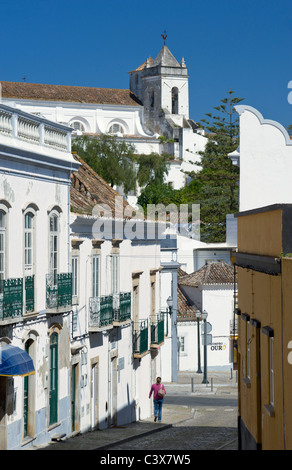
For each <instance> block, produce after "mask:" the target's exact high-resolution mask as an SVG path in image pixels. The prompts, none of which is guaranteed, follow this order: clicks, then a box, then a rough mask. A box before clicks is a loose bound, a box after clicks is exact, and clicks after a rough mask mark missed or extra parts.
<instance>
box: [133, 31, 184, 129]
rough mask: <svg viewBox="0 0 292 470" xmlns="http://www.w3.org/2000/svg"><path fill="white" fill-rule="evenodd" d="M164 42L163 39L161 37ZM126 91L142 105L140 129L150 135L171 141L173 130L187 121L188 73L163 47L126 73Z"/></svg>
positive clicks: (165, 47)
mask: <svg viewBox="0 0 292 470" xmlns="http://www.w3.org/2000/svg"><path fill="white" fill-rule="evenodd" d="M163 38H164V41H165V38H166V36H163ZM129 74H130V90H131V91H132V92H133V93H134V94H135V95H136V96H137V98H139V100H140V101H141V102H142V103H143V105H144V123H143V124H144V126H145V127H146V128H147V129H148V130H149V131H150V132H151V133H157V134H159V135H163V136H165V137H167V138H174V136H175V134H177V132H175V129H176V130H177V128H182V127H183V126H184V121H187V120H188V119H189V87H188V71H187V68H186V65H185V62H184V59H182V60H181V63H179V62H178V61H177V60H176V59H175V57H174V56H173V55H172V53H171V52H170V50H169V49H168V47H167V46H166V45H165V44H164V45H163V47H162V49H161V51H160V52H159V54H158V56H157V57H156V59H154V60H153V59H152V58H151V57H149V58H148V59H146V61H145V62H144V63H143V64H142V65H140V67H138V68H137V69H136V70H133V71H132V72H129Z"/></svg>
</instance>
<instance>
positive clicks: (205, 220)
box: [192, 91, 242, 242]
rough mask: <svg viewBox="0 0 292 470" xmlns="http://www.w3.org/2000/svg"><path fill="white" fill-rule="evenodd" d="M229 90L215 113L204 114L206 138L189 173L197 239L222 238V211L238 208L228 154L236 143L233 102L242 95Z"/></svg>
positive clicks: (235, 181) (235, 173) (235, 172)
mask: <svg viewBox="0 0 292 470" xmlns="http://www.w3.org/2000/svg"><path fill="white" fill-rule="evenodd" d="M233 93H234V92H233V91H229V92H228V95H229V96H228V97H227V98H224V99H223V100H221V104H220V105H219V106H216V107H215V108H214V109H216V110H217V111H218V112H219V115H215V116H214V115H213V114H212V113H208V114H206V116H207V117H208V120H206V119H202V127H204V128H205V130H207V133H208V134H207V137H208V142H207V144H206V147H205V150H204V151H203V152H200V155H201V162H200V163H199V165H200V166H201V170H200V171H199V172H198V173H197V174H192V176H193V178H194V180H195V181H196V184H197V187H198V188H199V191H198V193H197V200H196V201H194V202H196V203H199V204H200V216H201V221H202V225H201V240H202V241H205V242H223V241H225V239H226V215H227V214H231V213H234V212H236V211H238V180H239V170H238V168H237V167H235V166H234V165H233V164H232V162H231V159H230V158H229V157H228V154H229V153H231V152H233V151H234V150H235V149H236V148H237V147H238V143H239V124H238V116H237V113H236V111H235V109H234V106H235V105H236V104H238V103H239V102H241V101H242V98H235V97H233Z"/></svg>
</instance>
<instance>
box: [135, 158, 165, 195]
mask: <svg viewBox="0 0 292 470" xmlns="http://www.w3.org/2000/svg"><path fill="white" fill-rule="evenodd" d="M167 160H168V155H165V154H162V155H159V154H158V153H154V152H152V153H151V154H149V155H145V154H140V155H137V156H136V162H137V163H138V165H139V168H138V172H137V181H138V184H139V186H140V187H142V188H143V187H145V186H148V185H150V184H151V185H153V184H154V185H161V184H163V183H164V176H165V175H167V174H168V165H167Z"/></svg>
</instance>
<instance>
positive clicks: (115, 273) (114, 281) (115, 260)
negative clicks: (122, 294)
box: [112, 254, 119, 294]
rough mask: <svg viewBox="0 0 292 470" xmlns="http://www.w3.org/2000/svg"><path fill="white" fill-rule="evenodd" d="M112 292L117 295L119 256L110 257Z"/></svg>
mask: <svg viewBox="0 0 292 470" xmlns="http://www.w3.org/2000/svg"><path fill="white" fill-rule="evenodd" d="M112 292H113V294H118V292H119V255H118V254H113V255H112Z"/></svg>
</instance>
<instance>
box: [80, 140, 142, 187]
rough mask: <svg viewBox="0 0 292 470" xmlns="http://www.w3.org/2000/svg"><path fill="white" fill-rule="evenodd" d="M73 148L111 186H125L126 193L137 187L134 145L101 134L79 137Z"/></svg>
mask: <svg viewBox="0 0 292 470" xmlns="http://www.w3.org/2000/svg"><path fill="white" fill-rule="evenodd" d="M72 150H73V151H75V152H77V154H78V155H79V156H80V157H81V158H82V159H83V160H84V161H85V162H86V163H87V164H88V165H89V166H90V167H91V168H92V169H93V170H94V171H96V173H98V174H99V175H100V176H101V177H102V178H103V179H105V181H107V182H108V183H109V184H110V185H111V186H114V185H117V186H123V187H124V191H125V194H128V193H129V191H131V190H132V189H134V188H135V184H136V177H135V168H134V164H133V157H134V151H135V148H134V146H133V145H131V144H128V143H126V142H124V141H121V140H118V139H117V137H116V136H112V135H108V134H101V135H98V136H96V137H89V136H80V137H77V138H76V139H74V140H73V142H72Z"/></svg>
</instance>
